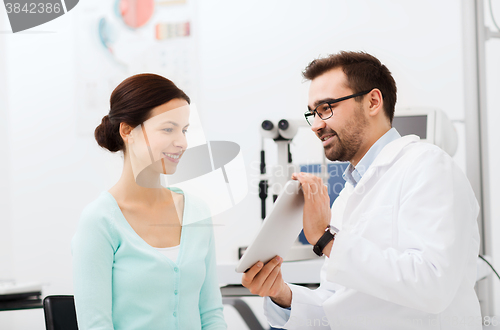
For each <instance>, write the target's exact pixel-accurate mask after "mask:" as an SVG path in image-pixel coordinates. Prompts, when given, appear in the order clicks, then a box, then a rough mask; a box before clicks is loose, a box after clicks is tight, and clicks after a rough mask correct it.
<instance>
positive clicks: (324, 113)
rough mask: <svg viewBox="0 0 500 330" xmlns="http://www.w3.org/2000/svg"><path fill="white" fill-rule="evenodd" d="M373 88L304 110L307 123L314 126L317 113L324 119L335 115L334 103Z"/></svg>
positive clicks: (363, 93)
mask: <svg viewBox="0 0 500 330" xmlns="http://www.w3.org/2000/svg"><path fill="white" fill-rule="evenodd" d="M372 90H373V89H370V90H367V91H364V92H359V93H356V94H352V95H349V96H345V97H341V98H339V99H332V100H329V101H325V102H321V103H320V104H318V106H317V107H316V108H315V109H314V110H313V111H310V110H308V111H306V112H304V117H306V121H307V123H308V124H309V125H310V126H312V124H313V122H314V117H315V114H316V113H317V114H318V116H319V118H321V119H322V120H325V119H328V118H330V117H331V116H333V110H332V104H335V103H338V102H340V101H345V100H348V99H351V98H353V97H357V96H361V95H365V94H368V93H369V92H371V91H372Z"/></svg>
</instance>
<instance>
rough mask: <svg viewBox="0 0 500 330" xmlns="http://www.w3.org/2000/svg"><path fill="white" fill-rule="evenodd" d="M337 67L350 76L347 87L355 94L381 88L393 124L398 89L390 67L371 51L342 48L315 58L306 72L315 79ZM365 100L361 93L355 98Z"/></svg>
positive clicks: (388, 115)
mask: <svg viewBox="0 0 500 330" xmlns="http://www.w3.org/2000/svg"><path fill="white" fill-rule="evenodd" d="M336 68H342V71H343V72H344V73H345V75H346V76H347V87H348V88H350V89H352V91H353V93H359V92H362V91H366V90H371V89H373V88H378V89H379V90H380V91H381V92H382V97H383V99H384V112H385V114H386V116H387V118H389V121H390V122H391V124H392V118H393V117H394V107H395V105H396V98H397V97H396V92H397V88H396V82H395V81H394V78H393V77H392V75H391V72H390V71H389V69H387V67H386V66H385V65H383V64H382V63H381V62H380V61H379V60H378V59H377V58H376V57H374V56H372V55H370V54H368V53H365V52H346V51H341V52H339V53H338V54H331V55H329V56H328V57H325V58H320V59H316V60H314V61H312V62H311V63H309V65H308V66H307V67H306V68H305V70H304V71H303V72H302V74H303V76H304V78H306V79H308V80H313V79H315V78H317V77H319V76H321V75H322V74H324V73H326V72H328V71H330V70H333V69H336ZM340 96H343V95H340ZM361 99H362V96H358V97H356V99H355V100H357V101H360V100H361Z"/></svg>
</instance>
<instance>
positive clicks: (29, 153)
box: [0, 0, 500, 330]
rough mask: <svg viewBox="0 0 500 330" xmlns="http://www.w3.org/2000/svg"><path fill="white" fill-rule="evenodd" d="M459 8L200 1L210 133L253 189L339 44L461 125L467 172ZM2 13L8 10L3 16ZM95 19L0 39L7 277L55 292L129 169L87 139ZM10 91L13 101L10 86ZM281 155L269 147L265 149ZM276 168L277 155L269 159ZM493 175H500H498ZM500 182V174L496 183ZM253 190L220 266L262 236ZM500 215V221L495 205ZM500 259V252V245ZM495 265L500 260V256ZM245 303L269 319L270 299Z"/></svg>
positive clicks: (71, 19) (66, 288)
mask: <svg viewBox="0 0 500 330" xmlns="http://www.w3.org/2000/svg"><path fill="white" fill-rule="evenodd" d="M79 6H80V5H79ZM0 7H1V6H0ZM82 8H83V7H82ZM460 8H461V7H460V2H459V1H455V0H443V1H439V2H437V1H430V0H423V1H411V2H402V1H396V0H379V1H376V2H374V1H368V0H355V1H349V2H347V1H326V0H316V1H285V0H276V1H265V0H255V1H247V2H245V3H242V2H235V1H230V0H210V1H200V2H199V8H198V15H199V22H198V25H199V26H198V27H199V31H200V35H199V45H198V46H199V56H200V58H199V59H200V72H199V77H200V81H199V85H200V86H199V91H200V92H199V96H198V99H197V100H195V102H196V103H197V105H198V108H199V111H200V115H201V117H202V119H203V121H204V126H205V130H206V133H207V137H208V138H209V139H211V140H219V139H220V140H231V141H234V142H237V143H238V144H239V145H240V146H241V147H242V151H243V157H244V159H245V163H246V165H247V173H248V176H249V184H252V182H253V181H252V180H255V179H257V170H256V168H257V167H256V166H255V163H256V161H258V159H259V158H258V157H259V151H260V137H259V133H258V127H259V124H260V122H261V121H262V120H263V119H268V118H269V119H281V118H302V113H303V112H304V111H305V109H306V101H307V87H308V85H307V83H303V81H302V77H301V74H300V73H301V71H302V70H303V68H304V67H305V66H306V65H307V63H309V61H311V60H312V59H314V58H316V57H318V56H320V55H326V54H328V53H333V52H336V51H339V50H342V49H348V50H365V51H368V52H370V53H372V54H374V55H376V56H377V57H379V58H380V59H381V60H382V62H384V63H385V64H387V66H388V67H389V69H390V70H391V71H392V72H393V74H394V77H395V79H396V81H397V83H398V89H399V92H398V107H408V106H433V107H438V108H441V109H443V110H444V111H445V112H446V113H447V114H448V116H449V117H450V118H452V119H453V120H454V121H455V126H456V128H457V130H458V131H459V134H460V135H459V138H460V142H459V143H460V146H459V152H458V153H457V156H456V157H455V159H456V160H457V162H458V163H459V164H460V166H462V168H464V166H465V161H464V159H465V158H464V157H465V155H464V143H463V139H464V133H463V123H462V122H461V121H462V120H463V117H464V108H463V104H462V100H463V98H462V97H461V95H463V93H465V92H466V91H464V88H463V77H462V65H463V60H462V51H461V49H462V44H461V21H460V20H461V17H462V16H461V11H460V10H461V9H460ZM80 9H81V8H80ZM498 11H500V9H498V10H497V12H498ZM4 14H5V12H4V9H3V7H2V8H0V16H1V15H4ZM90 14H91V13H89V12H85V11H84V10H79V9H78V7H76V8H75V9H74V10H73V11H71V12H70V13H69V14H67V15H64V16H62V17H60V18H58V19H57V20H54V21H52V22H49V23H47V24H45V25H43V26H41V27H38V28H35V29H34V31H32V32H29V31H27V32H25V33H20V34H16V35H10V34H3V35H1V36H0V42H2V38H3V39H4V45H2V44H1V43H0V47H2V48H0V49H1V50H2V54H3V55H0V70H2V67H1V65H4V66H5V67H4V69H3V70H2V71H0V72H5V71H4V70H6V75H3V74H2V76H1V77H0V83H2V81H3V82H4V85H5V81H7V84H8V90H7V91H8V96H9V97H8V100H7V101H8V104H7V107H5V106H4V105H1V107H0V109H2V112H0V116H2V121H3V119H4V118H7V120H8V121H7V122H8V123H9V125H8V128H9V131H8V135H6V134H7V133H6V132H7V131H6V130H5V131H4V130H1V131H2V132H0V134H3V135H2V136H1V137H2V138H6V137H8V138H9V146H10V148H9V152H8V154H7V155H8V157H7V160H8V161H7V162H4V163H7V164H8V165H6V164H2V165H0V166H4V167H5V168H1V170H3V171H7V170H8V169H9V168H10V171H11V185H10V191H7V192H6V190H1V192H0V193H1V194H2V195H1V196H0V197H2V196H9V197H10V198H11V204H10V205H11V211H10V217H8V221H7V223H6V222H5V221H4V222H2V223H1V226H2V228H1V232H3V233H7V232H10V233H11V234H10V236H9V237H10V239H11V245H12V249H13V252H12V254H11V256H10V258H11V260H12V261H8V263H7V265H8V264H9V263H10V264H11V265H12V266H11V267H9V268H10V274H9V275H11V276H13V277H15V278H16V279H17V280H18V281H28V280H39V281H42V282H43V283H45V287H44V293H45V294H55V293H58V294H65V293H66V294H71V293H72V279H71V277H72V273H71V253H70V241H71V237H72V235H73V233H74V231H75V228H76V224H77V222H78V218H79V215H80V212H81V210H82V208H83V207H84V206H85V205H86V204H88V203H89V202H90V201H91V200H93V199H94V198H96V196H97V195H98V193H99V192H100V191H102V190H104V189H108V188H109V187H111V186H112V185H113V184H114V182H116V180H117V179H118V178H119V174H120V171H121V162H122V160H121V158H120V156H118V155H113V154H110V153H107V152H105V151H103V150H101V149H100V148H99V147H97V145H96V143H95V141H94V140H93V137H92V136H91V135H88V136H85V135H81V134H77V133H76V132H77V129H78V125H77V118H78V117H77V112H76V110H75V109H76V108H77V104H75V103H76V101H75V100H76V98H75V95H76V94H77V93H78V92H79V91H78V90H77V88H76V86H77V79H78V75H77V72H78V70H85V68H82V67H79V63H76V60H75V59H77V58H78V56H77V54H75V49H78V47H77V46H76V44H75V36H76V35H77V30H78V29H79V28H80V26H78V25H77V22H78V15H83V16H84V15H90ZM498 15H500V13H499V14H498ZM499 19H500V18H499ZM35 31H36V32H35ZM499 43H500V42H499V41H495V42H491V43H489V45H488V67H489V70H491V71H489V72H490V75H489V90H488V94H489V95H490V102H491V107H490V110H491V111H490V113H491V120H490V122H492V123H494V122H498V121H495V120H498V119H500V118H498V113H499V111H498V110H499V109H498V105H497V104H496V102H495V100H494V95H495V94H496V91H497V90H498V88H499V86H500V81H499V78H498V77H499V74H498V73H500V67H499V64H498V61H497V60H496V59H497V58H499V56H498V54H499V53H500V49H498V47H497V46H498V44H499ZM80 46H82V45H80ZM96 51H100V49H99V50H97V49H96ZM1 56H3V57H4V58H3V60H2V57H1ZM2 90H3V93H5V87H4V88H3V89H2V85H0V93H2ZM2 95H3V94H0V100H4V99H3V98H2V97H1V96H2ZM3 102H5V100H4V101H3ZM105 106H107V105H105ZM5 109H8V111H5ZM493 109H495V110H493ZM103 114H104V113H103ZM93 120H94V119H93ZM91 124H92V125H97V124H98V122H92V121H90V122H89V125H91ZM498 134H499V133H498V132H495V130H494V127H492V128H491V129H490V136H491V139H490V140H491V141H498V140H499V137H498ZM311 146H313V147H311ZM273 147H274V146H273V144H272V143H266V148H267V149H268V151H269V152H268V154H272V148H273ZM494 147H495V145H494V143H492V142H491V143H490V148H492V149H491V150H492V153H491V155H492V156H490V163H491V164H492V169H494V167H493V165H494V164H496V162H498V154H496V155H493V152H494V151H495V150H494ZM305 149H310V150H311V151H307V152H305V151H304V150H305ZM292 150H293V151H294V159H295V160H296V161H297V162H308V161H311V162H314V161H318V160H319V159H320V156H319V155H320V152H321V149H318V147H317V141H316V140H315V138H314V137H313V136H312V133H310V132H309V131H307V130H304V131H302V132H301V133H300V136H299V137H298V138H297V140H296V141H294V144H293V146H292ZM495 157H497V158H495ZM2 159H4V158H2ZM275 161H276V159H275V158H274V157H272V156H271V155H269V164H270V165H272V163H273V162H275ZM491 174H492V176H493V175H497V176H498V174H496V173H494V171H493V170H492V171H491ZM498 179H499V178H498V177H492V180H495V181H493V182H499V181H498ZM250 189H251V191H250V192H249V196H248V197H247V198H246V199H245V201H243V202H242V203H241V204H240V205H238V207H236V208H235V209H233V210H230V211H228V212H226V213H224V214H222V215H220V216H219V217H218V219H217V220H218V221H219V222H221V223H224V224H225V225H224V226H222V227H218V228H217V231H216V235H217V242H218V243H217V244H218V245H217V253H218V258H219V260H221V261H231V260H236V255H237V254H236V253H237V248H238V246H240V245H246V244H248V243H249V241H250V239H251V237H252V236H253V235H254V233H255V231H256V230H258V228H259V225H260V223H261V221H260V206H259V205H260V202H259V199H258V197H257V191H256V189H254V188H252V187H250ZM491 189H492V196H491V199H492V200H495V197H496V198H497V199H498V198H499V196H500V191H499V190H498V189H500V188H498V185H496V186H495V185H493V184H492V185H491ZM3 200H5V199H3ZM494 207H495V206H494ZM4 214H5V212H4V213H3V214H2V216H3V215H4ZM242 214H245V216H242ZM493 214H494V216H495V218H497V219H498V216H499V214H500V209H498V206H497V208H496V209H495V210H494V212H493ZM9 227H10V228H9ZM499 230H500V228H498V226H497V228H494V231H495V232H498V231H499ZM0 235H1V234H0ZM0 238H1V237H0ZM1 242H2V241H0V245H2V244H3V245H5V246H8V244H9V243H7V241H3V243H1ZM3 245H2V246H0V247H3ZM495 251H500V243H497V245H496V246H495ZM494 257H495V258H496V259H495V264H496V265H500V252H498V253H497V254H496V256H495V255H494ZM496 290H497V291H496V292H499V291H498V290H500V289H499V288H498V287H497V289H496ZM248 301H250V303H251V304H252V306H254V308H255V309H256V311H257V313H258V316H259V318H261V319H262V320H263V316H262V312H261V309H260V308H261V307H260V306H261V300H260V299H259V298H253V299H249V300H248ZM499 304H500V302H499V303H497V305H499ZM497 311H498V307H497ZM16 313H17V314H16V316H15V317H14V316H12V314H14V313H13V312H12V313H3V314H2V313H0V327H1V328H2V329H4V328H5V329H34V330H41V329H43V323H42V322H43V314H42V312H41V311H40V310H37V311H23V312H16ZM7 315H9V316H7ZM497 315H500V313H497ZM226 316H227V317H228V322H229V324H230V325H231V327H230V329H243V328H244V326H243V325H242V324H241V320H239V319H238V317H237V315H236V314H235V313H234V311H231V310H230V309H228V310H227V311H226Z"/></svg>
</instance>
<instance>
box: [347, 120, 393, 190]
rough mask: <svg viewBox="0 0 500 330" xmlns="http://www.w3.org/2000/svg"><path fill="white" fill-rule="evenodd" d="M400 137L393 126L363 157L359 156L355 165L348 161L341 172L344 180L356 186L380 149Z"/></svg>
mask: <svg viewBox="0 0 500 330" xmlns="http://www.w3.org/2000/svg"><path fill="white" fill-rule="evenodd" d="M400 137H401V135H399V133H398V131H397V130H396V129H395V128H394V127H393V128H391V129H390V130H388V131H387V132H386V133H385V134H384V135H382V136H381V137H380V138H379V139H378V140H377V142H375V143H374V144H373V145H372V146H371V147H370V149H369V150H368V152H367V153H366V154H365V155H364V156H363V158H361V160H360V161H359V163H358V165H356V167H354V166H352V164H351V163H349V166H347V168H346V169H345V171H344V174H342V177H343V178H344V180H345V181H346V182H349V183H350V184H352V185H353V186H354V187H356V185H357V184H358V182H359V180H361V178H362V177H363V175H364V174H365V172H366V171H367V170H368V168H369V167H370V165H371V164H372V163H373V161H374V160H375V158H377V156H378V154H379V153H380V151H382V149H384V147H385V146H386V145H388V144H389V143H390V142H392V141H394V140H397V139H399V138H400Z"/></svg>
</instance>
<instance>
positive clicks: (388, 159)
mask: <svg viewBox="0 0 500 330" xmlns="http://www.w3.org/2000/svg"><path fill="white" fill-rule="evenodd" d="M418 141H420V137H418V136H417V135H413V134H411V135H406V136H403V137H401V138H399V139H396V140H394V141H392V142H390V143H388V144H387V145H386V146H385V147H384V148H383V149H382V150H381V151H380V153H379V154H378V156H377V157H376V158H375V160H374V161H373V163H372V165H371V166H370V168H368V170H367V172H366V173H365V175H363V177H362V178H361V180H360V181H359V182H358V184H357V185H356V187H355V189H354V190H358V189H364V188H361V186H364V185H365V184H366V182H367V181H368V180H369V179H370V178H371V177H372V176H373V174H374V173H377V172H378V171H379V168H380V167H384V166H387V165H389V164H391V163H392V162H393V161H394V159H395V158H396V157H397V156H398V155H399V153H400V152H401V151H402V150H403V149H404V148H405V147H406V146H407V145H409V144H411V143H415V142H418Z"/></svg>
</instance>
